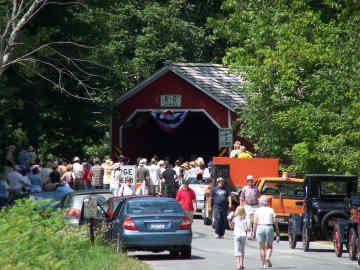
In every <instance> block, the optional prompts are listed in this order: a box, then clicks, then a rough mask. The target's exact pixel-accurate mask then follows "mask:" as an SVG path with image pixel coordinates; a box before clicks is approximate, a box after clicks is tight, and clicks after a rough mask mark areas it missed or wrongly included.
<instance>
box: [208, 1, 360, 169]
mask: <svg viewBox="0 0 360 270" xmlns="http://www.w3.org/2000/svg"><path fill="white" fill-rule="evenodd" d="M222 8H223V9H224V10H226V11H227V12H229V15H228V16H225V17H224V18H220V19H211V20H209V22H210V24H211V25H212V26H213V27H214V32H215V33H216V34H217V35H219V36H222V37H224V38H227V39H228V41H229V44H231V46H230V47H229V48H228V49H227V53H226V56H225V58H224V63H225V64H227V65H229V66H231V67H232V68H233V70H234V71H236V72H238V73H240V74H241V75H242V76H243V77H244V79H245V80H246V82H247V83H246V84H245V86H244V89H242V90H241V91H244V92H245V95H246V97H247V101H248V108H247V110H245V111H240V112H239V114H240V121H239V122H240V123H241V127H242V129H241V135H243V136H245V137H248V138H251V139H252V140H254V141H256V148H257V149H258V150H260V151H262V152H265V153H267V155H269V156H274V157H280V158H281V159H282V161H283V162H285V163H286V164H289V163H290V164H292V165H291V166H290V167H289V169H290V170H295V171H298V172H301V173H308V172H312V173H315V172H331V173H335V172H336V173H353V174H359V173H360V170H359V166H358V164H359V163H358V160H357V157H358V155H359V153H358V151H359V148H360V144H359V141H358V133H359V129H358V127H357V123H358V116H357V115H356V114H357V112H358V108H357V107H358V103H359V91H358V88H359V78H360V72H359V68H358V66H359V62H360V61H359V60H360V54H359V50H358V46H359V45H358V44H359V41H360V40H359V32H360V27H359V23H358V22H359V19H358V18H359V13H360V6H359V4H358V3H355V2H347V1H300V0H291V1H281V0H279V1H257V0H247V1H234V0H228V1H225V2H224V4H223V6H222Z"/></svg>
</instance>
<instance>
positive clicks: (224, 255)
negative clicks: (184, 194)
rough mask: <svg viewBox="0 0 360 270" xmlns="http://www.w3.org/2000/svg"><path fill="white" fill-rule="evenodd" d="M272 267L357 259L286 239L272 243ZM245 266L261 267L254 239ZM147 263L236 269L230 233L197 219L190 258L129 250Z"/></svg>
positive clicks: (183, 269) (179, 269)
mask: <svg viewBox="0 0 360 270" xmlns="http://www.w3.org/2000/svg"><path fill="white" fill-rule="evenodd" d="M274 246H275V248H274V253H273V257H272V263H273V267H272V269H281V270H287V269H289V270H293V269H301V270H304V269H305V270H312V269H315V270H333V269H336V270H338V269H344V270H346V269H359V270H360V266H358V265H357V262H354V261H350V260H349V257H348V253H344V254H343V257H342V258H337V257H336V256H335V254H334V252H333V249H332V247H331V246H329V245H326V244H318V243H311V244H310V251H309V252H306V253H305V252H304V251H302V250H301V243H298V247H297V248H296V249H295V250H291V249H290V248H289V247H288V242H287V241H285V240H284V241H281V242H280V243H279V244H275V243H274ZM245 252H246V257H245V269H249V270H251V269H260V268H262V266H261V263H260V258H259V251H258V246H257V243H256V242H255V241H247V245H246V251H245ZM129 256H134V257H137V258H139V259H140V260H142V261H144V262H146V263H148V264H149V265H150V266H151V267H152V268H153V269H154V270H173V269H174V270H189V269H195V270H213V269H214V270H217V269H221V270H222V269H236V267H235V259H234V256H233V241H232V232H231V231H227V232H226V235H225V238H224V239H215V238H214V236H213V235H212V231H211V227H210V226H205V225H203V224H202V220H200V219H196V220H195V222H194V224H193V242H192V258H191V259H190V260H184V259H173V258H171V257H169V255H168V253H165V252H164V253H158V254H156V253H146V252H129Z"/></svg>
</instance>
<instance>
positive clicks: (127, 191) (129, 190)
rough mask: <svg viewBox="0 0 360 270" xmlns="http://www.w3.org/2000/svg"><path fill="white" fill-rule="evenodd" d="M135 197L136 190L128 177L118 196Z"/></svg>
mask: <svg viewBox="0 0 360 270" xmlns="http://www.w3.org/2000/svg"><path fill="white" fill-rule="evenodd" d="M128 195H135V188H134V186H132V185H131V178H130V177H128V178H126V179H125V183H124V184H122V186H121V187H120V188H119V190H118V193H117V194H116V196H128Z"/></svg>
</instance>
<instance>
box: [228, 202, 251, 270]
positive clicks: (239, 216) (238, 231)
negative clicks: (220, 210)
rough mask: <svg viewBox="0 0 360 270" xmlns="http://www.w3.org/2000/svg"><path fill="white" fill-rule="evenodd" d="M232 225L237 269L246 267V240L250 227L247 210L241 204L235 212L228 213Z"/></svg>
mask: <svg viewBox="0 0 360 270" xmlns="http://www.w3.org/2000/svg"><path fill="white" fill-rule="evenodd" d="M228 220H229V223H230V227H231V228H233V229H234V253H235V257H236V264H237V269H238V270H240V269H245V268H244V255H245V242H246V232H247V231H248V227H247V224H246V212H245V209H244V208H243V207H241V206H238V207H237V208H236V210H235V212H231V213H230V214H229V215H228Z"/></svg>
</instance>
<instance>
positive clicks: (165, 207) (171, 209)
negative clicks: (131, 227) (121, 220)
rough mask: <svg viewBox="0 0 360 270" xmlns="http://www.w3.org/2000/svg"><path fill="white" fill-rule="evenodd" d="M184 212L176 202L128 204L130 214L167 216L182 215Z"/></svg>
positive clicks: (136, 202)
mask: <svg viewBox="0 0 360 270" xmlns="http://www.w3.org/2000/svg"><path fill="white" fill-rule="evenodd" d="M182 211H183V210H182V208H181V206H180V204H179V203H178V202H176V201H165V200H164V201H140V200H136V201H130V202H129V203H128V204H127V213H128V214H136V215H141V214H167V213H181V212H182Z"/></svg>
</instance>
